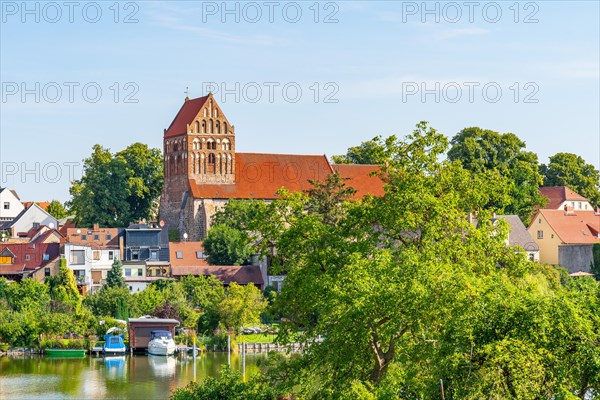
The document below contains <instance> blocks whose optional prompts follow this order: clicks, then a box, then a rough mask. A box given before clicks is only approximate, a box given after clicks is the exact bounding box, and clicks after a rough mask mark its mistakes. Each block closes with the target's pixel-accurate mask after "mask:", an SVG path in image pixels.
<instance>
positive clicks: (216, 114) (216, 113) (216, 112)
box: [215, 110, 219, 118]
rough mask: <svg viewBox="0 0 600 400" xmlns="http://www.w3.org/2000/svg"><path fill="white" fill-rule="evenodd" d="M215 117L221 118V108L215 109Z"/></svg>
mask: <svg viewBox="0 0 600 400" xmlns="http://www.w3.org/2000/svg"><path fill="white" fill-rule="evenodd" d="M215 118H219V110H215Z"/></svg>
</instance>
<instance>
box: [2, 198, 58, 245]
mask: <svg viewBox="0 0 600 400" xmlns="http://www.w3.org/2000/svg"><path fill="white" fill-rule="evenodd" d="M44 225H45V226H48V227H50V228H56V227H58V220H57V219H56V218H54V217H53V216H52V215H50V214H48V212H46V210H44V209H43V208H42V207H40V206H39V205H37V204H35V203H33V204H32V205H31V206H29V207H28V208H26V209H23V210H21V212H20V213H19V215H17V216H15V217H14V219H13V220H12V221H11V222H5V223H4V225H2V229H3V230H8V231H10V234H11V236H12V237H19V236H20V235H24V234H26V233H27V232H29V231H30V230H31V229H35V230H36V231H37V230H39V229H40V227H41V226H44Z"/></svg>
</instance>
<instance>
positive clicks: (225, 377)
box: [170, 368, 278, 400]
mask: <svg viewBox="0 0 600 400" xmlns="http://www.w3.org/2000/svg"><path fill="white" fill-rule="evenodd" d="M170 398H171V400H220V399H222V400H276V399H277V398H278V396H277V393H276V392H275V390H274V389H273V388H271V387H269V386H268V385H266V384H265V383H264V382H262V381H261V380H260V377H259V376H253V377H252V378H250V379H249V380H248V382H244V381H243V379H242V374H241V373H240V372H238V371H232V370H230V369H228V368H224V369H222V370H221V374H220V376H219V377H218V378H211V377H209V378H205V379H204V380H203V381H202V382H200V383H196V382H191V383H190V384H188V385H187V386H186V387H185V388H179V389H177V390H175V392H174V393H173V394H172V395H171V397H170Z"/></svg>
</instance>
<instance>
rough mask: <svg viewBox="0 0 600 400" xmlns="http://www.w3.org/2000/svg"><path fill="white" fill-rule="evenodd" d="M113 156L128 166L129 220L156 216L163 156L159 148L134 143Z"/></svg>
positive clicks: (161, 181) (161, 184)
mask: <svg viewBox="0 0 600 400" xmlns="http://www.w3.org/2000/svg"><path fill="white" fill-rule="evenodd" d="M115 158H120V159H123V160H124V161H125V163H126V164H127V166H128V167H129V172H130V176H129V180H128V185H129V193H130V194H129V198H128V199H127V202H128V203H129V207H130V210H131V214H130V217H129V218H130V219H131V221H138V220H142V219H152V218H156V217H157V216H158V198H159V196H160V193H161V191H162V187H163V158H162V153H161V151H160V150H159V149H155V148H150V147H148V145H147V144H143V143H134V144H132V145H130V146H128V147H127V148H126V149H125V150H123V151H120V152H118V153H117V154H116V155H115Z"/></svg>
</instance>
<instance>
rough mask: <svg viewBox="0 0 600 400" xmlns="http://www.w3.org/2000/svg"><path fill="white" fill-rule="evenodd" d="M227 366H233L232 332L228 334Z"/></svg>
mask: <svg viewBox="0 0 600 400" xmlns="http://www.w3.org/2000/svg"><path fill="white" fill-rule="evenodd" d="M227 366H228V367H229V368H231V334H228V335H227Z"/></svg>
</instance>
